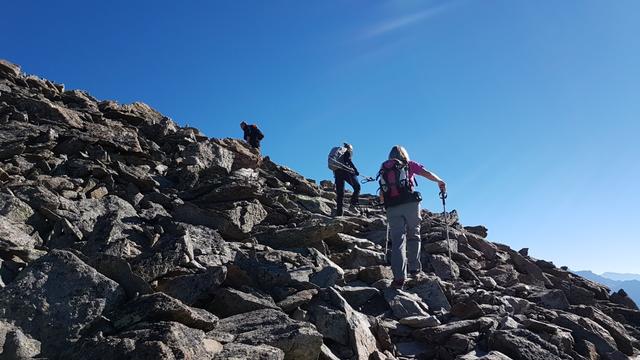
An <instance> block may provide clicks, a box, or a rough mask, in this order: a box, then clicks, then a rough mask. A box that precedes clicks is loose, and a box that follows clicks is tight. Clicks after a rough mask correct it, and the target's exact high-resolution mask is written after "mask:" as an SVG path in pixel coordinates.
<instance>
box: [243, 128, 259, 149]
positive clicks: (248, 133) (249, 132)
mask: <svg viewBox="0 0 640 360" xmlns="http://www.w3.org/2000/svg"><path fill="white" fill-rule="evenodd" d="M242 130H243V131H244V140H245V141H246V142H248V143H249V145H251V146H253V147H254V148H256V149H260V140H262V139H264V134H262V131H260V129H258V127H257V126H256V125H247V126H245V127H244V129H242Z"/></svg>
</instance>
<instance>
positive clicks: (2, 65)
mask: <svg viewBox="0 0 640 360" xmlns="http://www.w3.org/2000/svg"><path fill="white" fill-rule="evenodd" d="M0 74H2V75H9V76H12V77H18V76H20V66H18V65H16V64H12V63H10V62H8V61H7V60H3V59H0Z"/></svg>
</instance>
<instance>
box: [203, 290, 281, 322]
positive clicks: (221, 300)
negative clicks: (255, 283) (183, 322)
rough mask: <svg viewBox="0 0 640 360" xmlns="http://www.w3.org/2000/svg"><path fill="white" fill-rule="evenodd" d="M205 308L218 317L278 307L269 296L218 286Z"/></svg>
mask: <svg viewBox="0 0 640 360" xmlns="http://www.w3.org/2000/svg"><path fill="white" fill-rule="evenodd" d="M206 309H207V310H209V311H210V312H212V313H214V314H216V315H218V316H220V317H228V316H232V315H236V314H242V313H246V312H250V311H254V310H260V309H278V305H276V303H275V302H274V301H273V299H272V298H271V297H269V296H258V295H257V294H252V293H250V292H244V291H240V290H237V289H234V288H220V289H218V290H217V291H216V295H215V297H214V298H213V300H212V301H211V302H210V303H209V304H208V305H207V306H206Z"/></svg>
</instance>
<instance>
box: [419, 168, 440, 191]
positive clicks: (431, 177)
mask: <svg viewBox="0 0 640 360" xmlns="http://www.w3.org/2000/svg"><path fill="white" fill-rule="evenodd" d="M416 174H417V175H420V176H422V177H425V178H427V179H429V180H431V181H433V182H436V183H438V187H439V188H440V191H442V192H446V191H447V184H446V183H445V182H444V181H443V180H442V179H440V177H439V176H438V175H436V174H434V173H432V172H431V171H429V170H427V169H425V168H424V167H422V166H420V167H419V169H418V171H416Z"/></svg>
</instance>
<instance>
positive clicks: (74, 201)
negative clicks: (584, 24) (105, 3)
mask: <svg viewBox="0 0 640 360" xmlns="http://www.w3.org/2000/svg"><path fill="white" fill-rule="evenodd" d="M331 190H332V189H331V184H330V183H327V182H323V183H322V186H321V185H318V184H316V183H315V182H314V181H312V180H309V179H306V178H304V177H303V176H301V175H299V174H297V173H295V172H294V171H292V170H290V169H288V168H286V167H283V166H280V165H278V164H275V163H274V162H272V161H271V160H270V159H269V158H268V157H264V158H263V157H261V156H260V155H259V154H258V153H257V152H256V151H255V150H253V149H251V148H249V147H247V146H246V145H245V144H244V143H243V142H241V141H237V140H232V139H214V138H208V137H207V136H204V135H203V134H202V133H200V132H199V131H198V130H197V129H193V128H188V127H180V126H178V125H177V124H176V123H174V122H173V121H172V120H171V119H169V118H167V117H165V116H163V115H162V114H160V113H158V112H157V111H155V110H153V109H151V108H150V107H149V106H147V105H145V104H141V103H134V104H131V105H119V104H117V103H115V102H112V101H98V100H96V99H95V98H93V97H91V96H90V95H89V94H87V93H86V92H83V91H78V90H71V91H69V90H65V89H64V86H63V85H60V84H56V83H53V82H51V81H48V80H44V79H41V78H38V77H35V76H27V75H25V74H23V73H22V72H21V71H20V68H19V67H18V66H16V65H14V64H11V63H9V62H6V61H0V358H1V359H28V358H41V359H42V358H48V359H114V358H118V359H265V360H270V359H296V360H297V359H300V360H308V359H455V358H458V359H516V360H532V359H628V358H635V357H637V355H638V354H639V350H638V349H640V343H639V342H638V340H637V339H638V338H640V311H639V310H638V308H637V306H636V305H635V303H633V301H631V299H629V298H628V297H627V296H625V294H624V293H622V292H619V293H611V292H610V291H609V289H608V288H606V287H605V286H603V285H600V284H598V283H594V282H591V281H589V280H586V279H584V278H582V277H579V276H577V275H574V274H572V273H571V272H569V271H567V270H566V269H563V268H558V267H556V266H554V264H552V263H550V262H547V261H544V260H537V259H534V258H531V257H530V256H528V254H527V251H526V249H523V250H520V251H515V250H512V249H511V248H509V247H508V246H505V245H502V244H496V243H492V242H489V241H487V240H486V236H487V230H486V228H484V227H481V226H478V227H463V226H462V225H461V224H460V223H459V222H458V217H457V214H456V213H455V211H454V212H452V213H450V214H449V216H448V218H449V221H450V225H451V226H450V230H449V235H450V237H451V239H452V240H451V242H452V249H453V260H454V261H453V264H452V266H449V262H448V258H447V256H446V249H447V248H446V244H445V240H444V239H445V238H446V237H445V235H446V231H447V230H446V227H445V223H444V217H443V216H442V215H441V214H435V213H430V212H428V211H423V224H422V225H423V226H422V239H423V244H424V246H423V253H422V260H423V264H424V267H425V273H423V274H419V276H417V277H416V278H414V279H411V280H410V281H409V282H408V283H407V285H406V287H405V289H404V290H398V289H394V288H392V287H390V282H391V271H390V268H389V267H388V266H387V264H386V261H385V256H384V253H383V252H384V251H383V245H384V239H385V232H386V226H385V222H384V216H383V214H382V213H381V211H379V209H376V208H375V207H370V208H369V210H368V211H366V213H365V215H364V216H360V217H353V216H345V217H342V218H333V217H331V216H330V215H331V212H332V211H333V206H334V205H333V202H334V194H333V192H332V191H331ZM369 200H371V199H370V198H367V197H365V198H364V200H363V201H364V202H367V201H369Z"/></svg>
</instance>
